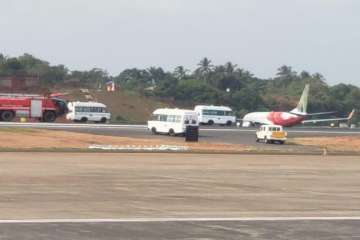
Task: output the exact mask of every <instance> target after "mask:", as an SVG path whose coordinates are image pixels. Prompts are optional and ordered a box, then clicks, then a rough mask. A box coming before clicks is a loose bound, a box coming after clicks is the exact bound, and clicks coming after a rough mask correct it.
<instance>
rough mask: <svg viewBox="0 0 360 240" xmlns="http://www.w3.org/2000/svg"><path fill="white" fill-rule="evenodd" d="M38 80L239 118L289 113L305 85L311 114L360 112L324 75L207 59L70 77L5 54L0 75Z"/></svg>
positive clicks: (353, 95) (352, 97)
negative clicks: (257, 72)
mask: <svg viewBox="0 0 360 240" xmlns="http://www.w3.org/2000/svg"><path fill="white" fill-rule="evenodd" d="M14 74H15V75H16V74H29V75H36V76H39V78H40V80H41V82H42V84H43V85H44V86H45V85H46V86H49V87H52V86H55V85H57V86H68V85H71V86H73V87H74V86H75V87H87V88H99V87H100V88H102V87H104V85H105V83H106V81H109V80H112V81H114V82H115V83H116V84H117V85H118V86H119V87H120V88H121V89H124V90H130V91H136V92H138V93H139V94H143V95H147V96H149V97H154V98H161V99H163V100H164V99H165V100H167V101H172V102H174V103H175V104H177V105H179V106H193V105H195V104H220V105H229V106H231V107H232V108H233V109H234V110H235V112H236V113H237V115H238V116H239V117H241V116H243V115H244V114H245V113H247V112H249V111H268V110H289V109H291V108H293V107H294V106H295V105H296V103H297V101H298V99H299V97H300V95H301V92H302V90H303V88H304V85H305V84H306V83H310V85H311V94H310V104H309V109H308V111H309V112H320V111H333V110H335V111H337V112H339V113H340V114H346V113H348V112H349V111H351V110H352V109H353V108H356V109H360V88H359V87H357V86H354V85H350V84H343V83H340V84H337V85H334V86H330V85H329V84H327V82H326V80H325V78H324V77H323V76H322V75H321V74H320V73H313V74H312V73H309V72H307V71H301V72H296V71H294V70H293V69H292V68H291V67H290V66H285V65H284V66H281V67H279V69H278V70H277V73H276V76H275V77H273V78H269V79H261V78H258V77H256V76H254V74H252V73H251V72H249V71H247V70H246V69H243V68H241V67H239V66H238V65H236V64H234V63H232V62H227V63H225V64H223V65H214V64H213V63H212V61H211V60H210V59H208V58H203V59H201V61H200V62H199V63H198V65H197V66H196V68H195V70H193V71H190V70H188V69H186V68H185V67H183V66H178V67H176V68H175V69H174V70H172V71H166V70H164V69H163V68H161V67H149V68H147V69H139V68H131V69H125V70H124V71H122V72H121V73H120V74H118V75H116V76H111V75H109V74H108V73H107V72H106V71H105V70H103V69H98V68H94V69H91V70H89V71H69V69H68V68H67V67H65V66H64V65H55V66H52V65H50V64H49V63H48V62H46V61H43V60H40V59H38V58H36V57H34V56H32V55H30V54H24V55H22V56H19V57H7V56H4V55H2V54H0V75H14Z"/></svg>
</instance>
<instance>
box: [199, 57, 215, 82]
mask: <svg viewBox="0 0 360 240" xmlns="http://www.w3.org/2000/svg"><path fill="white" fill-rule="evenodd" d="M213 67H214V66H213V65H212V63H211V60H210V59H208V58H206V57H205V58H203V59H202V60H201V61H200V62H199V63H198V68H197V69H196V70H195V74H196V75H197V76H198V77H199V78H200V79H202V80H204V81H207V78H208V76H209V74H210V73H211V71H212V69H213Z"/></svg>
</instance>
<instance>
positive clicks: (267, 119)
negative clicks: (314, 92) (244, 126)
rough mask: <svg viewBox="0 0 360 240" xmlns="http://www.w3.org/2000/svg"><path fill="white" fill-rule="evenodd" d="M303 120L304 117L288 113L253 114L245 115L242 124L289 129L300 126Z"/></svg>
mask: <svg viewBox="0 0 360 240" xmlns="http://www.w3.org/2000/svg"><path fill="white" fill-rule="evenodd" d="M304 119H305V116H299V115H296V114H293V113H290V112H253V113H248V114H246V115H245V116H244V118H243V122H244V123H252V124H254V123H258V124H275V125H281V126H283V127H291V126H295V125H298V124H300V123H301V122H302V121H303V120H304Z"/></svg>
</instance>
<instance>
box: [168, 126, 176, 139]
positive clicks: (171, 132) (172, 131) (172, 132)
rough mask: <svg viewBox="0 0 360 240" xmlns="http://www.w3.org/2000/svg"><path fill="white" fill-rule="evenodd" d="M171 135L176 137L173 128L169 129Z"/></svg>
mask: <svg viewBox="0 0 360 240" xmlns="http://www.w3.org/2000/svg"><path fill="white" fill-rule="evenodd" d="M169 135H170V136H172V137H175V136H176V134H175V131H174V129H172V128H170V129H169Z"/></svg>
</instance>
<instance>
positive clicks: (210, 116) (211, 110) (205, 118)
mask: <svg viewBox="0 0 360 240" xmlns="http://www.w3.org/2000/svg"><path fill="white" fill-rule="evenodd" d="M194 111H195V112H197V114H198V116H199V122H200V124H208V125H213V124H220V125H227V126H231V125H232V124H233V123H235V121H236V117H235V116H234V114H233V112H232V109H231V108H229V107H226V106H213V105H210V106H207V105H197V106H195V108H194Z"/></svg>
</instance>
